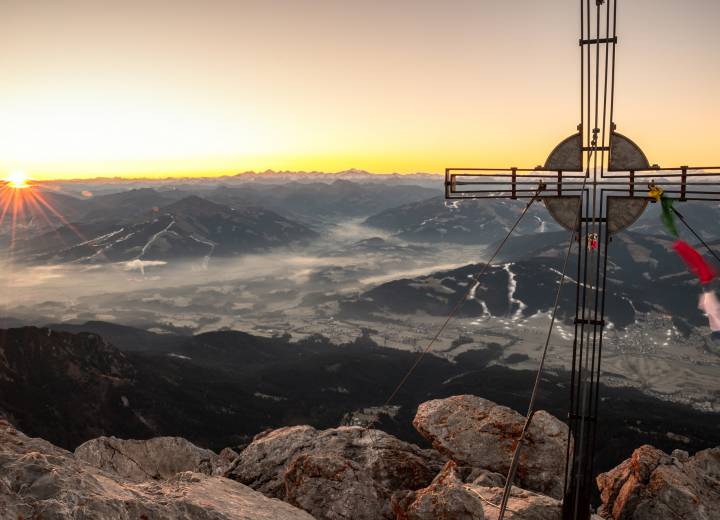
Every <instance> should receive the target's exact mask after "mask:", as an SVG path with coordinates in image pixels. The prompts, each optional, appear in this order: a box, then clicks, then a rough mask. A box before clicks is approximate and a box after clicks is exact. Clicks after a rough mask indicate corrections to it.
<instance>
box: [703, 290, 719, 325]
mask: <svg viewBox="0 0 720 520" xmlns="http://www.w3.org/2000/svg"><path fill="white" fill-rule="evenodd" d="M698 308H699V309H701V310H702V311H704V312H705V314H707V317H708V321H709V322H710V330H712V331H713V332H720V302H718V299H717V296H715V292H713V291H705V292H703V293H702V295H701V296H700V302H699V303H698Z"/></svg>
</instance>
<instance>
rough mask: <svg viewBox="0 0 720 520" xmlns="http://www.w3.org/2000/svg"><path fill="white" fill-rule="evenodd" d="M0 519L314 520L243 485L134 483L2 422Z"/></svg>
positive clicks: (195, 480) (203, 479) (191, 480)
mask: <svg viewBox="0 0 720 520" xmlns="http://www.w3.org/2000/svg"><path fill="white" fill-rule="evenodd" d="M0 518H3V519H5V518H7V519H21V518H26V519H40V518H42V519H43V520H77V519H80V518H98V519H111V518H112V519H113V520H138V519H145V520H164V519H167V518H173V519H177V520H277V519H279V518H282V519H283V520H313V518H312V516H310V515H309V514H307V513H306V512H304V511H301V510H300V509H297V508H295V507H293V506H291V505H289V504H286V503H283V502H281V501H279V500H274V499H270V498H267V497H265V496H263V495H262V494H260V493H257V492H255V491H253V490H252V489H250V488H248V487H246V486H243V485H242V484H240V483H238V482H233V481H232V480H229V479H226V478H223V477H218V476H208V475H204V474H201V473H193V472H183V473H178V474H177V475H175V476H173V477H171V478H169V479H168V480H163V481H156V480H150V481H146V482H144V483H136V482H128V481H127V480H125V479H124V478H123V477H121V476H119V475H117V474H115V473H112V472H109V471H103V470H101V469H98V468H95V467H93V466H91V465H90V464H87V463H85V462H83V461H81V460H78V459H77V458H76V457H75V456H74V455H73V454H72V453H70V452H68V451H65V450H63V449H61V448H58V447H56V446H53V445H52V444H50V443H49V442H47V441H44V440H42V439H33V438H30V437H27V436H26V435H24V434H22V433H20V432H18V431H17V430H15V428H13V427H12V426H10V425H9V424H8V423H7V422H4V421H0Z"/></svg>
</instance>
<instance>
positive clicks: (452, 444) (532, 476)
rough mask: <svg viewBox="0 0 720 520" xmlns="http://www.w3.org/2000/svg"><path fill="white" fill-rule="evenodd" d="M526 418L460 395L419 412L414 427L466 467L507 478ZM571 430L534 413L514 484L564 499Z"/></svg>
mask: <svg viewBox="0 0 720 520" xmlns="http://www.w3.org/2000/svg"><path fill="white" fill-rule="evenodd" d="M524 423H525V417H523V416H522V415H520V414H519V413H517V412H515V411H513V410H511V409H510V408H507V407H505V406H499V405H497V404H495V403H493V402H492V401H488V400H487V399H483V398H481V397H476V396H473V395H459V396H453V397H449V398H447V399H437V400H434V401H428V402H426V403H423V404H421V405H420V406H419V407H418V411H417V414H416V416H415V420H414V421H413V425H414V426H415V428H416V429H417V431H418V432H420V434H421V435H422V436H423V437H425V438H426V439H428V440H429V441H430V442H432V445H433V447H435V449H437V450H438V451H440V452H441V453H443V454H445V455H447V456H448V457H450V458H451V459H452V460H454V461H455V462H457V463H458V464H462V465H469V466H473V467H477V468H484V469H487V470H490V471H492V472H498V473H501V474H503V475H507V472H508V469H509V468H510V462H511V460H512V456H513V451H514V450H515V445H516V439H518V438H519V436H520V432H521V431H522V428H523V425H524ZM567 431H568V429H567V426H566V425H565V424H564V423H563V422H562V421H560V420H559V419H557V418H555V417H553V416H552V415H550V414H549V413H547V412H544V411H538V412H536V413H535V415H534V417H533V420H532V423H531V425H530V428H529V430H528V433H527V436H526V442H525V447H524V449H523V450H522V451H521V452H520V461H519V464H518V468H517V474H516V477H515V483H516V484H518V485H519V486H520V487H522V488H525V489H528V490H532V491H538V492H540V493H543V494H545V495H548V496H551V497H553V498H557V499H560V498H562V488H563V479H564V473H565V452H566V443H567V435H568V434H567Z"/></svg>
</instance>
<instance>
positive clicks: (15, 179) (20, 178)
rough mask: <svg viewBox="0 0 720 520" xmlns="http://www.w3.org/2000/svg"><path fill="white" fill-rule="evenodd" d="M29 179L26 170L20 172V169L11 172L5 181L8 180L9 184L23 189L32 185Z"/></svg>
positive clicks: (17, 188)
mask: <svg viewBox="0 0 720 520" xmlns="http://www.w3.org/2000/svg"><path fill="white" fill-rule="evenodd" d="M29 180H30V179H28V176H27V175H25V173H24V172H20V171H13V172H10V175H8V176H7V177H5V182H7V185H8V186H10V187H11V188H14V189H16V190H19V189H23V188H29V187H30V184H29V183H28V181H29Z"/></svg>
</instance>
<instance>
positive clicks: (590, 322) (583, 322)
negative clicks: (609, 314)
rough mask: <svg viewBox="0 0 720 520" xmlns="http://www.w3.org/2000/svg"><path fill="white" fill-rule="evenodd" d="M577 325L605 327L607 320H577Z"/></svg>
mask: <svg viewBox="0 0 720 520" xmlns="http://www.w3.org/2000/svg"><path fill="white" fill-rule="evenodd" d="M575 325H599V326H600V327H604V326H605V320H585V319H582V318H575Z"/></svg>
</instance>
